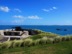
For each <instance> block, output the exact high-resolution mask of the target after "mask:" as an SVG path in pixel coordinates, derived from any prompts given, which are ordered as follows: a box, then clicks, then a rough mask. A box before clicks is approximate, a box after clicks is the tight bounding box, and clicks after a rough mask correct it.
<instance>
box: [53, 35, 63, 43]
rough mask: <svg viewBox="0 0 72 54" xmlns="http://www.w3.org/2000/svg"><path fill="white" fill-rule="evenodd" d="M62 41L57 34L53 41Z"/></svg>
mask: <svg viewBox="0 0 72 54" xmlns="http://www.w3.org/2000/svg"><path fill="white" fill-rule="evenodd" d="M61 41H62V38H61V37H60V36H57V37H55V38H54V43H58V42H61Z"/></svg>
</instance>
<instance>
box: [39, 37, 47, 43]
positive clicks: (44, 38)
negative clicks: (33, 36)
mask: <svg viewBox="0 0 72 54" xmlns="http://www.w3.org/2000/svg"><path fill="white" fill-rule="evenodd" d="M47 41H48V38H47V37H43V38H41V40H40V43H41V44H47Z"/></svg>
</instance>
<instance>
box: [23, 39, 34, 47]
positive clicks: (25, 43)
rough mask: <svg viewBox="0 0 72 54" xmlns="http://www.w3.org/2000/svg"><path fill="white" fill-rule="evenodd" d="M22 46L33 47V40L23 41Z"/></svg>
mask: <svg viewBox="0 0 72 54" xmlns="http://www.w3.org/2000/svg"><path fill="white" fill-rule="evenodd" d="M23 43H24V46H32V45H33V40H32V39H30V38H28V39H25V40H24V42H23Z"/></svg>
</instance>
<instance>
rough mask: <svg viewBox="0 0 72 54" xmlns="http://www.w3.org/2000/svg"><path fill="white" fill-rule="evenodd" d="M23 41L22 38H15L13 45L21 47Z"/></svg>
mask: <svg viewBox="0 0 72 54" xmlns="http://www.w3.org/2000/svg"><path fill="white" fill-rule="evenodd" d="M22 42H23V41H22V40H14V41H13V47H21V44H22Z"/></svg>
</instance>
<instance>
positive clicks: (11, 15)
mask: <svg viewBox="0 0 72 54" xmlns="http://www.w3.org/2000/svg"><path fill="white" fill-rule="evenodd" d="M0 25H72V0H0Z"/></svg>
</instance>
